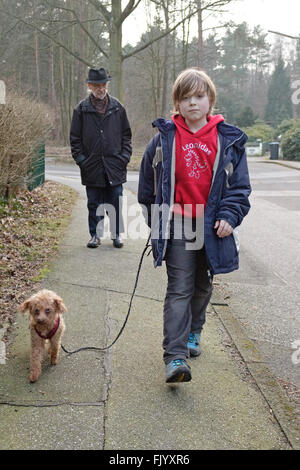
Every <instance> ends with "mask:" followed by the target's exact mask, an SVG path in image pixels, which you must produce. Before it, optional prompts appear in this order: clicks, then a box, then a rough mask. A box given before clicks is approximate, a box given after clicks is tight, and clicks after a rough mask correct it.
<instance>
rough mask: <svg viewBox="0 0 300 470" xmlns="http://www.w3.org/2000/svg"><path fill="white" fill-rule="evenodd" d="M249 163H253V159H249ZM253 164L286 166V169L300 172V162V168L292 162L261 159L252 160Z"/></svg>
mask: <svg viewBox="0 0 300 470" xmlns="http://www.w3.org/2000/svg"><path fill="white" fill-rule="evenodd" d="M248 162H251V157H249V158H248ZM252 162H253V163H275V164H276V165H281V166H285V167H286V168H291V169H292V170H300V162H299V166H298V165H297V164H295V163H296V162H291V161H290V160H270V159H267V158H265V159H263V158H262V159H260V160H252Z"/></svg>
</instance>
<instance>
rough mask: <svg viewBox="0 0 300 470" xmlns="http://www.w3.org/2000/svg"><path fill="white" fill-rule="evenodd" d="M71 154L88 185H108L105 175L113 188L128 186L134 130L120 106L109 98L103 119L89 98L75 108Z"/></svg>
mask: <svg viewBox="0 0 300 470" xmlns="http://www.w3.org/2000/svg"><path fill="white" fill-rule="evenodd" d="M70 144H71V152H72V156H73V158H74V160H75V161H76V163H77V164H78V165H79V167H80V171H81V182H82V184H83V185H85V186H100V187H101V186H105V173H106V175H107V178H108V181H109V183H110V185H111V186H115V185H118V184H122V183H125V181H126V167H127V164H128V162H129V160H130V157H131V152H132V147H131V129H130V125H129V122H128V118H127V114H126V111H125V109H124V107H123V106H122V105H121V103H120V102H119V101H118V100H117V99H116V98H113V97H112V96H109V104H108V107H107V109H106V112H105V114H104V115H103V116H102V115H100V114H99V113H98V112H97V111H96V108H95V107H94V106H93V105H92V103H91V99H90V97H89V96H88V97H87V98H86V99H84V100H83V101H81V102H80V103H79V104H78V105H77V107H76V108H75V109H74V112H73V118H72V123H71V130H70Z"/></svg>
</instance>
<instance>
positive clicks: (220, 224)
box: [214, 220, 233, 238]
mask: <svg viewBox="0 0 300 470" xmlns="http://www.w3.org/2000/svg"><path fill="white" fill-rule="evenodd" d="M214 228H215V229H218V230H217V235H218V237H220V238H224V237H228V236H229V235H231V234H232V232H233V228H232V227H231V225H230V224H229V223H228V222H226V220H216V223H215V226H214Z"/></svg>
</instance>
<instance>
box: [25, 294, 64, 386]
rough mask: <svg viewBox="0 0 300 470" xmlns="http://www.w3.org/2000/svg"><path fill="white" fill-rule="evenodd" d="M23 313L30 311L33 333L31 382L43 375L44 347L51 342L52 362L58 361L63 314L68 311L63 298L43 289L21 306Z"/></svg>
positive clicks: (49, 351)
mask: <svg viewBox="0 0 300 470" xmlns="http://www.w3.org/2000/svg"><path fill="white" fill-rule="evenodd" d="M18 309H19V311H20V312H21V313H25V312H26V311H28V312H29V321H30V333H31V354H30V376H29V379H30V382H36V381H37V380H38V378H39V376H40V375H41V370H42V365H41V364H42V359H43V351H44V347H45V345H46V344H47V343H50V347H49V349H48V354H49V356H50V360H51V364H53V365H55V364H56V363H57V359H58V354H59V349H60V344H61V338H62V335H63V333H64V330H65V323H64V320H63V318H62V314H63V313H64V312H66V311H67V309H66V306H65V305H64V303H63V300H62V299H61V298H60V297H59V296H58V295H57V294H56V293H55V292H53V291H51V290H47V289H43V290H41V291H39V292H38V293H37V294H34V295H32V296H31V297H30V298H29V299H27V300H26V301H25V302H23V303H22V304H21V305H20V306H19V307H18Z"/></svg>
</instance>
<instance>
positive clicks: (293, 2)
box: [123, 0, 300, 45]
mask: <svg viewBox="0 0 300 470" xmlns="http://www.w3.org/2000/svg"><path fill="white" fill-rule="evenodd" d="M126 3H127V2H126V1H124V4H126ZM226 9H227V10H228V13H227V14H222V18H225V19H226V20H227V19H231V20H233V21H235V22H237V23H241V22H242V21H246V22H247V23H248V24H249V25H250V26H255V25H258V24H260V25H261V26H262V28H263V29H264V30H266V31H267V30H269V29H270V30H275V31H279V32H281V33H285V34H289V35H291V36H300V0H236V1H233V2H232V4H230V5H228V6H227V7H226ZM217 22H218V21H217ZM215 23H216V19H215V20H213V19H209V20H207V22H206V24H205V25H204V27H208V26H209V27H211V26H213V25H214V24H215ZM145 28H146V19H145V13H144V9H143V8H142V6H139V7H138V8H137V9H136V11H135V12H134V14H133V16H131V17H130V18H128V19H127V20H126V21H125V23H124V30H123V35H124V37H123V43H124V44H125V43H126V42H129V43H131V44H132V45H134V44H136V42H138V40H139V38H140V36H141V34H142V33H143V32H144V31H145ZM196 34H197V30H196V25H195V33H194V36H195V35H196ZM272 39H274V35H270V40H272Z"/></svg>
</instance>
